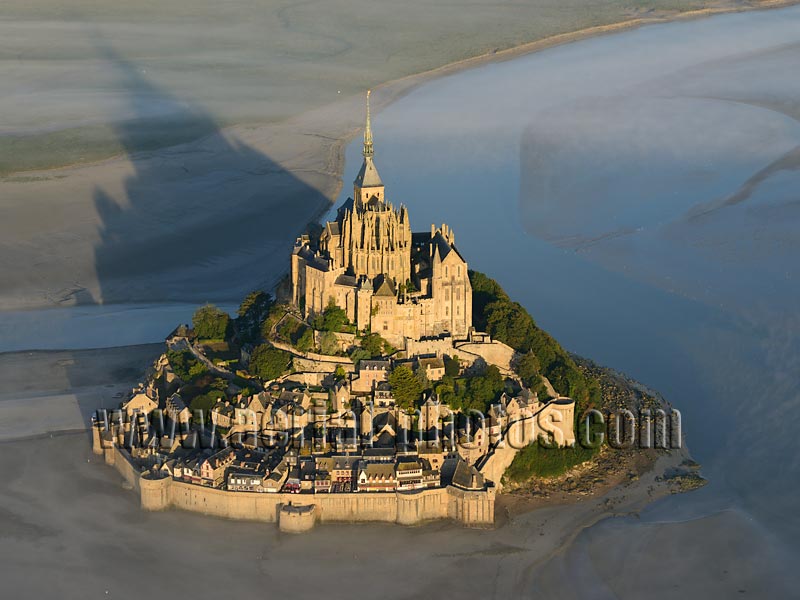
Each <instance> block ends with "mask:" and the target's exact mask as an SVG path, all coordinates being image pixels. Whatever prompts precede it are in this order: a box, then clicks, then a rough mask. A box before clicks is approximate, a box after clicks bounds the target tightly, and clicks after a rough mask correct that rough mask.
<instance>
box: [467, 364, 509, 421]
mask: <svg viewBox="0 0 800 600" xmlns="http://www.w3.org/2000/svg"><path fill="white" fill-rule="evenodd" d="M504 389H505V378H504V377H503V375H502V373H500V369H498V368H497V367H496V366H495V365H489V366H488V367H486V371H485V372H484V373H483V374H482V375H478V376H476V377H471V378H470V379H468V380H467V389H466V394H465V403H464V408H470V409H473V410H479V411H481V412H482V413H486V412H487V411H488V410H489V407H490V406H491V405H492V403H493V402H494V401H495V400H497V398H498V397H499V396H500V394H501V393H502V392H503V390H504Z"/></svg>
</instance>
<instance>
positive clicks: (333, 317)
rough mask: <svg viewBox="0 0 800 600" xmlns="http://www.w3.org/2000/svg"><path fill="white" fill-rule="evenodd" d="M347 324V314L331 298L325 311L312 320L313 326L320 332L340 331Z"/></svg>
mask: <svg viewBox="0 0 800 600" xmlns="http://www.w3.org/2000/svg"><path fill="white" fill-rule="evenodd" d="M347 323H348V320H347V313H346V312H344V310H343V309H342V308H340V307H339V306H338V305H337V304H336V302H335V301H334V300H333V298H331V299H330V301H329V302H328V306H326V307H325V310H323V311H322V313H321V314H319V315H317V316H316V317H315V318H314V322H313V326H314V329H317V330H320V331H341V330H342V329H343V328H344V326H345V325H347Z"/></svg>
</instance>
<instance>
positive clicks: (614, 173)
mask: <svg viewBox="0 0 800 600" xmlns="http://www.w3.org/2000/svg"><path fill="white" fill-rule="evenodd" d="M798 66H800V9H798V8H792V9H786V10H782V11H772V12H763V13H750V14H736V15H727V16H720V17H715V18H712V19H706V20H700V21H695V22H690V23H681V24H669V25H659V26H651V27H646V28H642V29H639V30H636V31H631V32H627V33H623V34H619V35H614V36H609V37H603V38H597V39H591V40H587V41H583V42H580V43H576V44H571V45H569V46H564V47H559V48H554V49H551V50H547V51H544V52H540V53H537V54H534V55H531V56H527V57H523V58H519V59H515V60H513V61H510V62H505V63H501V64H497V65H490V66H486V67H481V68H478V69H474V70H471V71H468V72H463V73H460V74H456V75H454V76H451V77H448V78H444V79H442V80H439V81H436V82H433V83H430V84H427V85H425V86H423V87H421V88H419V89H418V90H416V91H415V92H413V93H412V94H410V95H409V96H407V97H405V98H403V99H402V100H400V101H398V102H397V103H396V104H394V105H393V106H391V107H389V108H388V109H387V110H385V111H384V112H382V113H381V114H380V115H379V116H378V117H377V118H376V119H375V124H374V131H375V153H376V154H375V159H376V164H377V166H378V168H379V170H380V172H381V176H382V178H383V180H384V183H385V184H386V185H387V198H388V199H389V200H390V201H392V202H394V203H395V204H399V203H405V204H406V205H407V206H408V207H409V211H410V214H411V218H412V221H413V223H412V225H413V226H414V227H415V228H416V229H419V230H424V229H425V228H426V227H427V226H428V224H429V223H430V222H436V223H440V222H441V221H443V220H446V221H447V222H448V224H449V225H451V226H452V227H453V229H454V231H455V232H456V243H457V245H458V246H459V249H460V250H461V251H462V253H463V254H464V255H465V256H466V257H467V259H468V261H470V266H471V267H473V268H476V269H478V270H482V271H485V272H488V273H489V274H491V275H492V276H493V277H495V278H497V279H498V280H499V281H500V282H501V284H502V285H503V286H504V287H505V288H506V289H507V290H508V291H509V293H510V294H511V295H512V296H513V297H514V298H516V299H518V300H520V301H521V302H523V303H524V304H525V305H526V306H527V307H528V308H529V310H530V311H531V313H532V314H533V316H534V318H536V319H537V321H538V322H539V323H540V325H542V326H543V327H544V328H545V329H547V330H549V331H550V332H551V333H553V334H554V335H555V336H556V338H558V339H559V340H560V341H561V342H562V343H563V344H564V345H565V346H566V347H567V348H568V349H570V350H572V351H574V352H577V353H580V354H582V355H585V356H589V357H592V358H593V359H595V360H597V361H598V362H600V363H603V364H606V365H609V366H612V367H614V368H617V369H620V370H622V371H624V372H626V373H628V374H630V375H631V376H633V377H635V378H637V379H639V380H641V381H643V382H645V383H647V384H648V385H650V386H652V387H653V388H655V389H658V390H659V391H661V392H662V393H663V394H664V395H665V396H666V397H667V399H668V400H669V401H671V402H672V403H673V404H674V405H676V406H677V407H678V408H679V409H680V410H681V411H682V412H683V415H684V428H685V431H686V434H687V439H688V443H689V445H690V448H691V450H692V452H693V454H694V455H695V457H696V458H697V459H698V460H699V461H700V462H702V463H703V465H704V473H705V474H706V476H707V477H708V478H709V479H710V482H711V483H710V485H708V486H707V487H706V488H705V489H704V490H702V491H700V492H695V493H693V494H690V495H685V496H680V497H676V498H671V499H669V500H667V501H663V502H661V503H657V504H656V505H655V506H653V507H651V508H650V509H648V510H647V511H646V513H645V515H644V516H645V521H647V522H666V523H670V522H675V523H676V524H675V528H674V530H671V529H670V528H669V527H666V528H664V529H663V530H661V531H660V535H662V536H665V538H666V540H668V541H669V539H670V538H669V536H670V535H671V534H670V531H674V533H675V536H674V538H673V539H672V542H674V543H675V544H683V543H685V540H686V539H687V538H690V539H692V543H694V544H699V549H700V551H698V550H697V548H695V549H694V550H693V553H694V554H697V555H698V556H700V557H702V556H704V555H705V556H708V557H711V556H712V555H714V554H715V553H717V552H718V550H719V541H720V539H721V537H720V536H721V535H722V532H723V531H724V530H726V528H731V527H732V528H738V527H739V524H740V523H741V522H748V523H751V531H749V533H748V535H749V536H750V540H751V544H752V546H753V547H761V548H768V549H770V550H771V551H772V552H774V557H773V558H774V561H772V562H771V570H770V572H771V575H770V576H769V577H771V578H772V580H773V581H775V577H776V575H775V573H776V571H775V569H777V573H779V574H782V575H783V576H784V577H788V572H789V571H788V568H789V566H790V565H791V563H792V561H794V560H795V559H796V558H797V557H798V555H800V552H799V550H800V548H798V544H797V542H796V539H797V534H798V533H800V517H798V515H797V513H796V511H795V510H794V506H795V500H794V496H795V494H796V493H797V491H798V481H800V477H798V476H800V462H798V458H797V454H796V453H795V452H794V448H793V445H792V440H793V427H794V416H795V415H796V414H797V409H798V406H799V405H800V384H798V379H797V376H798V374H800V348H798V340H799V339H800V336H798V334H799V333H800V319H798V316H797V311H796V306H797V300H798V298H800V293H799V292H800V285H799V284H798V279H797V267H796V264H797V259H798V256H800V252H798V251H799V250H800V228H798V223H800V202H799V201H798V200H800V196H798V189H800V187H798V184H800V151H798V149H800V122H799V121H798V119H800V79H798V77H797V71H798ZM359 151H360V146H359V143H358V142H357V141H356V142H354V143H353V144H351V145H350V146H349V148H348V151H347V171H346V172H347V173H348V175H349V174H352V173H353V172H355V168H356V165H357V163H358V162H359V161H360V157H359V156H358V153H359ZM348 192H349V189H347V186H346V189H345V190H344V192H343V194H347V193H348ZM343 197H344V196H343ZM685 519H697V521H696V529H695V530H694V531H695V534H696V536H695V537H694V538H692V536H691V535H689V534H688V533H687V530H686V529H685V528H683V529H681V528H679V527H678V525H677V522H678V521H683V520H685ZM622 527H623V529H625V532H624V536H627V537H628V538H630V536H636V535H640V534H641V535H644V530H643V529H641V528H642V527H644V525H642V524H640V523H639V522H633V521H632V522H626V523H625V524H624V525H622ZM679 529H680V530H681V532H680V535H679V533H678V532H679ZM691 531H692V529H691V527H690V528H689V530H688V532H691ZM584 537H586V536H584ZM589 537H590V538H591V539H587V540H585V541H586V543H588V544H590V545H592V544H595V545H597V544H601V545H602V543H603V541H602V536H598V535H592V536H589ZM582 539H583V538H582ZM609 539H610V538H609ZM703 548H705V550H706V551H707V552H706V553H704V552H703ZM779 549H780V551H779ZM643 552H644V554H638V555H637V556H636V557H634V558H637V560H638V561H639V563H638V564H646V563H647V559H648V558H653V557H657V556H658V550H657V548H652V549H651V550H650V552H651V553H653V554H652V556H651V554H648V553H647V551H646V550H645V551H643ZM745 555H746V553H745V552H744V550H742V552H741V553H738V554H736V553H734V555H733V556H729V559H730V560H739V559H744V557H745ZM569 556H570V555H567V557H566V558H562V559H561V560H570V559H569ZM574 559H575V560H578V559H577V558H574ZM586 559H587V557H586V556H583V557H582V558H581V560H586ZM628 559H631V557H628ZM592 560H595V559H592ZM597 560H598V561H599V558H598V559H597ZM665 560H667V559H666V558H665ZM598 564H599V563H598ZM673 566H674V567H675V568H676V569H677V571H676V572H683V573H684V574H685V575H686V576H687V577H690V578H692V577H697V576H699V575H698V573H696V572H695V571H696V569H700V568H701V567H700V566H697V567H696V569H695V570H692V568H690V567H689V565H688V563H687V564H680V562H677V563H675V564H674V565H673ZM562 568H568V567H562ZM601 571H602V569H601ZM703 576H704V577H706V578H707V577H709V576H711V575H710V574H709V573H708V572H704V574H703ZM751 576H752V578H755V579H756V580H758V581H759V585H758V586H755V587H753V588H751V589H759V590H761V591H763V590H764V589H765V588H764V587H763V586H764V585H766V584H765V582H764V581H762V580H761V579H762V578H766V577H767V574H766V571H764V572H763V573H762V575H759V573H758V571H753V572H752V573H751ZM777 580H778V581H783V582H784V583H785V580H782V579H781V578H780V577H778V579H777ZM712 587H713V586H712ZM745 587H747V586H745ZM767 588H769V586H768V585H767ZM636 589H638V588H636V586H633V587H632V588H630V587H629V588H625V590H626V591H627V592H630V593H633V592H634V591H635V590H636ZM698 589H699V588H698ZM673 591H674V590H673ZM695 591H697V590H695ZM734 591H735V590H734ZM575 593H576V595H580V594H579V593H578V591H577V590H576V591H575Z"/></svg>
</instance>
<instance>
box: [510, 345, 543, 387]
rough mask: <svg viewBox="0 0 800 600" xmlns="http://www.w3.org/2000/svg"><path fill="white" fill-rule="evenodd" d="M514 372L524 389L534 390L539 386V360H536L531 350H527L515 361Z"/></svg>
mask: <svg viewBox="0 0 800 600" xmlns="http://www.w3.org/2000/svg"><path fill="white" fill-rule="evenodd" d="M514 370H515V371H516V373H517V375H519V378H520V379H521V380H522V383H523V384H524V385H525V386H526V387H528V388H531V389H535V388H536V387H537V386H538V385H539V382H540V381H541V377H540V375H539V359H538V358H536V354H534V353H533V351H532V350H529V351H528V352H526V353H525V354H523V355H522V356H521V357H520V358H519V360H517V364H516V365H514Z"/></svg>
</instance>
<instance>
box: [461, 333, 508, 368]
mask: <svg viewBox="0 0 800 600" xmlns="http://www.w3.org/2000/svg"><path fill="white" fill-rule="evenodd" d="M455 353H456V354H458V357H459V358H461V357H462V356H464V358H468V357H469V356H470V355H471V356H476V355H477V356H480V357H481V358H483V360H485V361H486V362H487V363H488V364H490V365H496V366H497V367H498V368H499V369H500V370H501V371H504V372H510V371H511V363H512V360H513V359H514V349H513V348H511V347H510V346H507V345H505V344H504V343H503V342H498V341H496V340H495V341H492V342H489V343H484V344H481V343H475V342H464V343H462V344H457V345H456V349H455Z"/></svg>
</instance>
